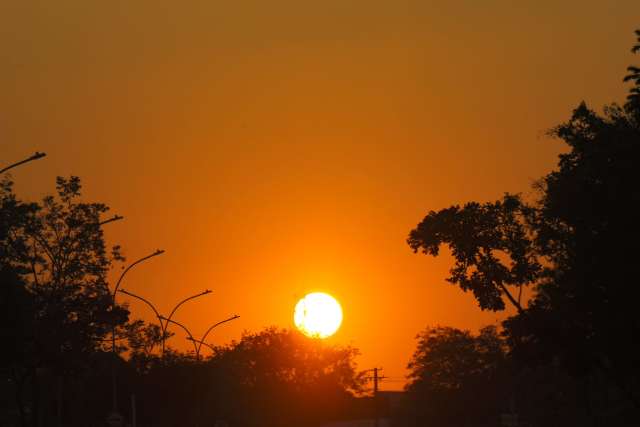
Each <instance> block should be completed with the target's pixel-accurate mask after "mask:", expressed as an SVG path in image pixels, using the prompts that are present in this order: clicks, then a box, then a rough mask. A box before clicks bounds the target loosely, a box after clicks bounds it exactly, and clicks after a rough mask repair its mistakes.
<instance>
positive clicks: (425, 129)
mask: <svg viewBox="0 0 640 427" xmlns="http://www.w3.org/2000/svg"><path fill="white" fill-rule="evenodd" d="M131 3H135V5H132V4H131ZM230 3H233V5H231V4H230ZM556 3H562V4H556ZM639 17H640V2H638V1H636V0H628V1H622V0H620V1H613V0H612V1H606V2H604V1H584V0H583V1H563V2H556V1H540V0H537V1H534V0H531V1H519V2H513V1H507V0H503V1H498V0H488V1H482V2H480V1H475V0H457V1H451V2H442V1H439V2H436V1H428V0H395V1H380V0H378V1H376V0H367V1H364V0H341V1H337V0H324V1H292V0H276V1H269V2H267V1H263V0H252V1H237V2H221V1H212V0H209V1H204V0H202V1H192V2H184V1H182V2H177V1H175V2H172V1H167V0H162V1H160V0H154V1H135V2H131V1H109V2H98V1H96V2H86V1H84V0H76V1H55V2H53V1H52V2H44V1H24V0H20V1H18V0H15V1H13V0H5V1H2V2H0V164H7V163H10V162H11V161H15V160H19V159H22V158H24V157H26V156H28V155H30V154H32V153H33V152H34V151H36V150H39V151H45V152H46V153H47V154H48V157H47V158H46V159H44V160H40V161H38V162H37V163H33V164H31V165H29V166H23V167H21V168H20V169H16V170H15V171H14V178H15V180H16V181H17V190H18V191H19V192H20V194H22V195H26V196H28V197H40V196H42V195H43V194H45V193H46V192H51V191H52V190H53V189H54V177H55V176H56V175H69V174H75V175H78V176H80V177H82V179H83V181H84V185H85V192H84V194H85V195H86V198H87V199H90V200H95V201H103V202H106V203H107V204H109V205H110V206H111V207H112V208H113V211H114V212H115V213H118V214H121V215H124V216H125V217H126V220H125V221H121V222H119V223H116V224H112V225H109V232H108V236H109V239H110V241H111V242H112V243H120V244H122V245H123V247H124V248H125V254H126V255H127V256H128V258H129V260H134V259H136V258H138V257H141V256H143V255H146V254H147V253H150V252H151V251H153V250H155V249H156V248H163V249H166V251H167V253H166V254H165V255H163V256H162V257H160V258H157V259H154V260H152V261H149V262H148V263H146V264H144V265H141V266H139V267H137V268H136V270H134V271H132V272H131V273H130V275H129V276H128V277H127V279H126V281H125V283H124V284H123V287H125V288H127V289H129V290H131V291H132V292H135V293H139V294H141V295H144V296H147V297H149V298H150V299H152V300H153V301H155V302H156V303H157V305H158V306H159V308H160V309H161V311H162V312H164V313H165V314H166V313H167V312H168V311H169V309H170V308H171V306H172V305H173V303H174V302H176V301H177V300H178V299H180V298H181V297H184V296H187V295H189V294H192V293H197V292H199V291H200V290H202V289H204V288H210V289H213V290H214V293H213V294H211V295H209V296H207V297H204V298H203V299H201V300H199V301H196V302H192V303H190V304H189V305H186V306H185V307H184V309H183V310H181V311H179V312H178V314H177V316H176V319H178V320H180V321H182V322H184V323H186V324H187V325H188V326H190V328H191V329H193V330H194V331H195V332H196V333H197V334H201V333H202V332H204V330H205V329H206V328H207V327H208V326H209V324H210V323H213V322H215V321H218V320H220V319H222V318H224V317H225V316H227V315H229V314H232V313H238V314H240V315H241V316H242V317H241V319H239V320H237V321H235V322H234V323H232V324H229V325H225V326H224V327H221V328H220V329H219V330H216V333H215V334H213V336H212V340H213V341H214V342H216V343H223V342H228V341H229V340H231V339H233V338H238V337H239V336H240V333H241V332H242V330H245V329H246V330H252V331H257V330H260V329H261V328H263V327H264V326H268V325H278V326H283V327H291V326H292V312H293V307H294V305H295V302H296V301H297V298H298V297H300V296H302V295H304V294H305V293H307V292H309V291H315V290H322V291H326V292H329V293H331V294H333V295H334V296H336V297H337V298H338V299H339V300H340V302H341V303H342V305H343V309H344V312H345V319H344V323H343V327H342V329H341V330H340V331H339V332H338V334H337V335H336V336H335V337H333V338H331V340H330V342H334V343H339V344H353V345H355V346H356V347H358V348H360V349H361V351H362V352H363V355H362V357H361V358H360V360H359V362H360V365H361V367H362V368H363V369H364V368H369V367H372V366H376V365H377V366H381V367H383V368H384V373H385V375H388V376H391V377H394V378H397V377H401V376H403V375H404V374H405V370H404V368H405V366H406V363H407V361H408V360H409V358H410V356H411V353H412V351H413V348H414V344H415V341H414V336H415V335H416V333H417V332H419V331H420V330H421V329H423V328H424V327H425V326H427V325H434V324H441V325H452V326H457V327H463V328H472V329H476V328H477V327H479V326H482V325H485V324H488V323H493V322H495V321H496V319H497V318H498V317H499V316H498V315H496V314H493V313H482V312H481V311H480V310H479V309H478V308H477V307H476V305H475V303H474V301H473V299H472V297H471V296H470V295H465V294H462V293H461V292H460V291H459V290H458V289H457V288H454V287H453V286H451V285H448V284H446V283H445V282H444V278H445V277H446V275H447V270H448V268H449V261H448V260H447V259H446V258H444V257H443V258H438V259H433V258H427V257H424V256H418V255H414V254H413V253H412V252H411V251H410V249H409V248H408V246H407V245H406V243H405V239H406V236H407V234H408V232H409V231H410V230H411V228H412V227H413V226H415V225H416V224H417V223H418V222H419V221H420V220H421V219H422V217H423V216H424V215H425V214H426V213H427V211H428V210H430V209H439V208H443V207H447V206H449V205H450V204H453V203H461V202H464V201H467V200H472V199H473V200H478V201H485V200H492V199H495V198H498V197H500V196H501V194H502V193H503V192H504V191H510V192H518V191H525V192H526V191H528V190H529V186H530V184H531V182H532V181H533V180H534V179H536V178H538V177H539V176H541V175H543V174H544V173H545V172H546V171H548V170H549V169H550V168H551V167H552V166H553V165H554V162H555V156H556V155H557V154H558V153H559V151H560V150H561V149H562V146H561V145H560V143H558V142H554V141H551V140H549V139H548V138H546V137H545V136H544V132H545V130H547V129H548V128H550V127H551V126H553V125H555V124H558V123H559V122H560V121H562V120H564V119H566V118H567V117H568V115H569V114H570V111H571V109H572V108H573V107H575V106H576V105H577V104H578V102H579V101H581V100H582V99H585V100H586V101H587V102H589V103H590V104H592V105H593V106H596V107H600V106H601V105H603V104H605V103H607V102H610V101H614V100H617V101H620V100H622V99H623V96H624V92H625V87H624V85H623V84H621V78H622V77H623V75H624V73H625V67H626V66H627V65H629V64H630V63H632V62H633V57H632V55H631V54H630V53H629V48H630V47H631V46H632V44H633V42H634V37H633V30H634V29H635V28H636V27H638V26H640V22H639V21H638V18H639ZM132 308H133V311H134V315H136V316H142V317H144V318H148V319H151V317H150V313H149V312H147V311H146V309H145V308H144V307H141V306H138V305H136V304H133V305H132ZM171 344H172V345H174V346H178V347H180V348H183V349H187V344H188V342H187V341H186V340H184V338H183V336H182V335H180V333H179V332H178V333H177V336H176V337H175V338H173V340H172V342H171ZM401 385H402V384H401V383H398V382H388V383H387V384H384V383H383V389H384V388H387V389H391V388H398V387H400V386H401Z"/></svg>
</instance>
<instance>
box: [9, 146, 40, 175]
mask: <svg viewBox="0 0 640 427" xmlns="http://www.w3.org/2000/svg"><path fill="white" fill-rule="evenodd" d="M44 156H46V154H45V153H39V152H37V151H36V152H35V154H34V155H33V156H31V157H28V158H26V159H24V160H20V161H19V162H17V163H14V164H12V165H9V166H7V167H5V168H2V169H0V173H5V172H6V171H8V170H9V169H13V168H15V167H16V166H20V165H22V164H24V163H27V162H31V161H33V160H38V159H41V158H43V157H44Z"/></svg>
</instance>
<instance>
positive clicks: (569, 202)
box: [408, 32, 640, 411]
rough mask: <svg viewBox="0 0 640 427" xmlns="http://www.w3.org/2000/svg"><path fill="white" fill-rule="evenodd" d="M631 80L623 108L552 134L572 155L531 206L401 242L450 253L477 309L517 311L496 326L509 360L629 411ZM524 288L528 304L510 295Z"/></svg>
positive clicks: (514, 204)
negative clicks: (610, 398) (555, 370)
mask: <svg viewBox="0 0 640 427" xmlns="http://www.w3.org/2000/svg"><path fill="white" fill-rule="evenodd" d="M636 34H637V35H638V44H637V45H636V46H635V47H634V49H633V51H634V52H638V51H640V32H636ZM629 72H630V74H629V75H628V76H627V78H626V79H625V80H626V81H632V82H634V86H633V87H632V88H631V90H630V94H629V97H628V100H627V103H626V104H625V106H624V107H620V106H617V105H615V104H613V105H610V106H607V107H606V108H605V109H604V112H603V114H598V113H596V112H594V111H593V110H590V109H589V108H588V107H587V106H586V105H585V104H584V103H582V104H580V105H579V106H578V107H577V108H576V109H575V110H574V112H573V115H572V116H571V118H570V120H569V121H567V122H566V123H563V124H561V125H560V126H558V127H556V128H554V129H552V130H551V131H550V134H551V135H552V136H554V137H556V138H558V139H560V140H562V141H563V142H564V143H566V144H567V145H568V147H569V149H570V150H569V152H567V153H565V154H561V155H560V156H559V162H558V168H557V169H556V170H554V171H552V172H550V173H549V174H547V175H546V176H545V177H543V178H542V179H541V180H540V181H538V182H537V183H536V189H537V193H538V197H537V199H536V200H533V201H530V202H525V201H524V200H523V199H522V198H521V197H520V196H517V195H509V194H507V195H505V196H504V198H503V199H501V200H498V201H496V202H492V203H485V204H480V203H476V202H471V203H467V204H465V205H464V206H463V207H459V206H453V207H450V208H448V209H443V210H440V211H438V212H434V211H432V212H430V213H429V214H428V215H427V216H426V217H425V219H424V220H423V221H422V222H421V223H420V224H418V226H417V227H416V228H415V229H414V230H412V231H411V233H410V234H409V238H408V244H409V246H410V247H411V248H412V249H413V250H414V251H419V250H420V251H422V252H424V253H426V254H429V255H433V256H437V255H438V250H439V247H440V245H442V244H447V245H449V247H450V248H451V252H452V254H453V256H454V259H455V265H454V267H453V268H452V270H451V277H450V278H449V279H448V280H449V281H450V282H452V283H454V284H457V285H458V286H460V288H461V289H462V290H464V291H467V290H471V291H472V292H473V294H474V296H475V298H476V300H477V301H478V304H479V306H480V307H481V308H482V309H489V310H502V309H504V308H505V300H506V301H509V302H510V303H511V304H512V305H513V306H514V307H515V308H516V309H517V314H516V315H515V316H512V317H510V318H508V319H507V320H506V321H505V322H504V327H505V335H506V336H507V338H508V344H509V346H510V348H511V352H512V354H513V356H514V357H516V359H517V360H519V361H521V362H524V363H527V364H530V365H545V364H546V365H549V364H552V363H553V362H554V361H555V362H556V363H559V364H560V365H561V366H562V367H563V368H564V369H565V371H566V372H568V373H570V374H571V375H572V376H574V377H575V378H578V379H579V381H584V380H585V378H591V377H593V376H603V377H604V378H606V379H607V381H608V383H607V384H604V385H603V387H605V388H607V389H608V388H609V387H613V386H615V388H616V390H617V391H616V392H615V393H614V394H615V395H616V396H617V398H619V399H621V398H624V400H625V401H626V402H627V404H629V403H631V402H632V403H634V404H635V405H636V408H637V407H638V389H639V380H640V377H639V375H638V370H637V368H636V367H635V363H637V360H640V348H638V347H637V346H634V345H630V343H631V342H633V340H635V338H634V337H636V338H637V337H638V336H640V321H639V320H638V318H637V316H635V311H636V305H637V301H638V298H639V297H640V292H639V290H638V287H637V286H635V285H634V282H635V281H636V280H635V277H637V272H636V271H635V270H636V267H635V266H636V262H635V258H636V257H635V252H636V250H635V249H636V246H637V244H638V242H639V241H640V232H639V231H638V230H639V228H638V224H637V215H636V213H635V209H634V208H633V207H634V206H637V205H638V203H639V202H640V187H638V184H637V183H638V173H637V164H638V163H639V162H640V103H638V99H639V98H638V94H639V93H640V74H639V73H640V71H639V70H638V68H637V67H630V68H629ZM530 285H533V293H532V299H531V300H530V301H529V303H528V304H522V303H521V302H520V301H519V300H518V298H516V297H515V296H514V294H513V293H512V292H510V290H509V289H510V288H511V289H513V288H514V287H522V286H530ZM634 361H635V362H634ZM623 406H624V405H623ZM625 408H626V406H625ZM627 409H628V408H627ZM625 410H626V409H624V408H623V409H621V411H625Z"/></svg>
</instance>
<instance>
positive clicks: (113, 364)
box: [108, 216, 164, 414]
mask: <svg viewBox="0 0 640 427" xmlns="http://www.w3.org/2000/svg"><path fill="white" fill-rule="evenodd" d="M116 217H117V216H116ZM114 220H115V219H114V218H112V219H111V221H114ZM108 221H109V220H108ZM163 253H164V250H161V249H158V250H156V251H155V252H154V253H152V254H150V255H147V256H144V257H142V258H140V259H139V260H137V261H135V262H133V263H131V264H129V266H128V267H127V268H125V270H124V271H123V272H122V274H121V275H120V278H118V281H117V282H116V287H115V288H114V290H113V294H112V295H111V312H112V313H113V312H114V311H115V308H116V293H117V292H118V288H119V287H120V284H121V283H122V279H124V276H125V275H126V274H127V273H128V272H129V270H131V269H132V268H133V267H134V266H136V265H138V264H140V263H141V262H144V261H146V260H148V259H149V258H153V257H155V256H158V255H162V254H163ZM111 353H112V356H113V357H112V362H111V398H112V400H113V402H112V404H113V413H114V414H117V412H118V391H117V385H116V319H115V317H113V322H112V325H111Z"/></svg>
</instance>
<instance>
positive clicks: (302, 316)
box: [293, 292, 342, 338]
mask: <svg viewBox="0 0 640 427" xmlns="http://www.w3.org/2000/svg"><path fill="white" fill-rule="evenodd" d="M293 322H294V323H295V325H296V328H298V329H299V330H300V332H302V333H303V334H305V335H306V336H308V337H311V338H328V337H330V336H331V335H333V334H335V333H336V331H337V330H338V328H339V327H340V325H341V324H342V307H340V304H339V303H338V301H336V299H335V298H334V297H332V296H331V295H329V294H325V293H323V292H314V293H311V294H307V295H306V296H305V297H304V298H302V299H301V300H300V301H298V304H296V308H295V310H294V312H293Z"/></svg>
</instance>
